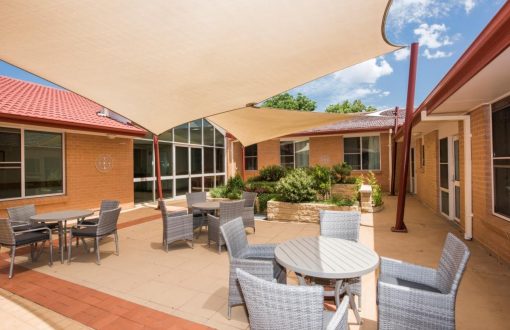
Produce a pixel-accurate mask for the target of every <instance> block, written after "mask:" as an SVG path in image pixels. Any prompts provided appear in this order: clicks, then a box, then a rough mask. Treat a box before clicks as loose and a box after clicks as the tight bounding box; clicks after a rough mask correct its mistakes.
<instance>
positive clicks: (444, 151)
mask: <svg viewBox="0 0 510 330" xmlns="http://www.w3.org/2000/svg"><path fill="white" fill-rule="evenodd" d="M439 162H440V163H448V139H447V138H444V139H441V140H439Z"/></svg>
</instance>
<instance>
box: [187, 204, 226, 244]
mask: <svg viewBox="0 0 510 330" xmlns="http://www.w3.org/2000/svg"><path fill="white" fill-rule="evenodd" d="M191 207H192V208H194V209H197V210H200V212H202V223H201V224H200V229H199V230H198V234H197V238H198V237H200V234H201V233H202V226H203V225H204V224H207V221H204V220H206V219H207V213H209V212H214V213H215V214H217V212H218V210H219V209H220V202H212V201H209V202H199V203H195V204H192V205H191Z"/></svg>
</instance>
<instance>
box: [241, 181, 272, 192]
mask: <svg viewBox="0 0 510 330" xmlns="http://www.w3.org/2000/svg"><path fill="white" fill-rule="evenodd" d="M276 184H277V182H271V181H250V182H247V183H246V190H247V191H254V192H256V193H258V194H264V193H274V192H275V191H276Z"/></svg>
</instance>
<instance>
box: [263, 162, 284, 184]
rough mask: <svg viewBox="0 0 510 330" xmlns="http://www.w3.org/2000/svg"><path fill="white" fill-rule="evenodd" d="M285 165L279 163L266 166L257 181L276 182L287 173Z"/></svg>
mask: <svg viewBox="0 0 510 330" xmlns="http://www.w3.org/2000/svg"><path fill="white" fill-rule="evenodd" d="M286 172H287V171H286V170H285V168H284V167H282V166H279V165H271V166H266V167H263V168H261V169H260V171H259V175H258V177H257V179H258V180H256V181H271V182H276V181H278V180H280V179H281V178H283V177H284V176H285V174H286Z"/></svg>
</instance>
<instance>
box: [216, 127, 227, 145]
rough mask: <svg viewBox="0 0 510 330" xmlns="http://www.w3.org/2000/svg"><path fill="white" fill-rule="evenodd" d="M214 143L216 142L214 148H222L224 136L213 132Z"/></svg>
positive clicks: (218, 132)
mask: <svg viewBox="0 0 510 330" xmlns="http://www.w3.org/2000/svg"><path fill="white" fill-rule="evenodd" d="M215 134H216V136H215V141H216V146H217V147H224V146H225V136H223V134H221V132H220V131H218V130H215Z"/></svg>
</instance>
